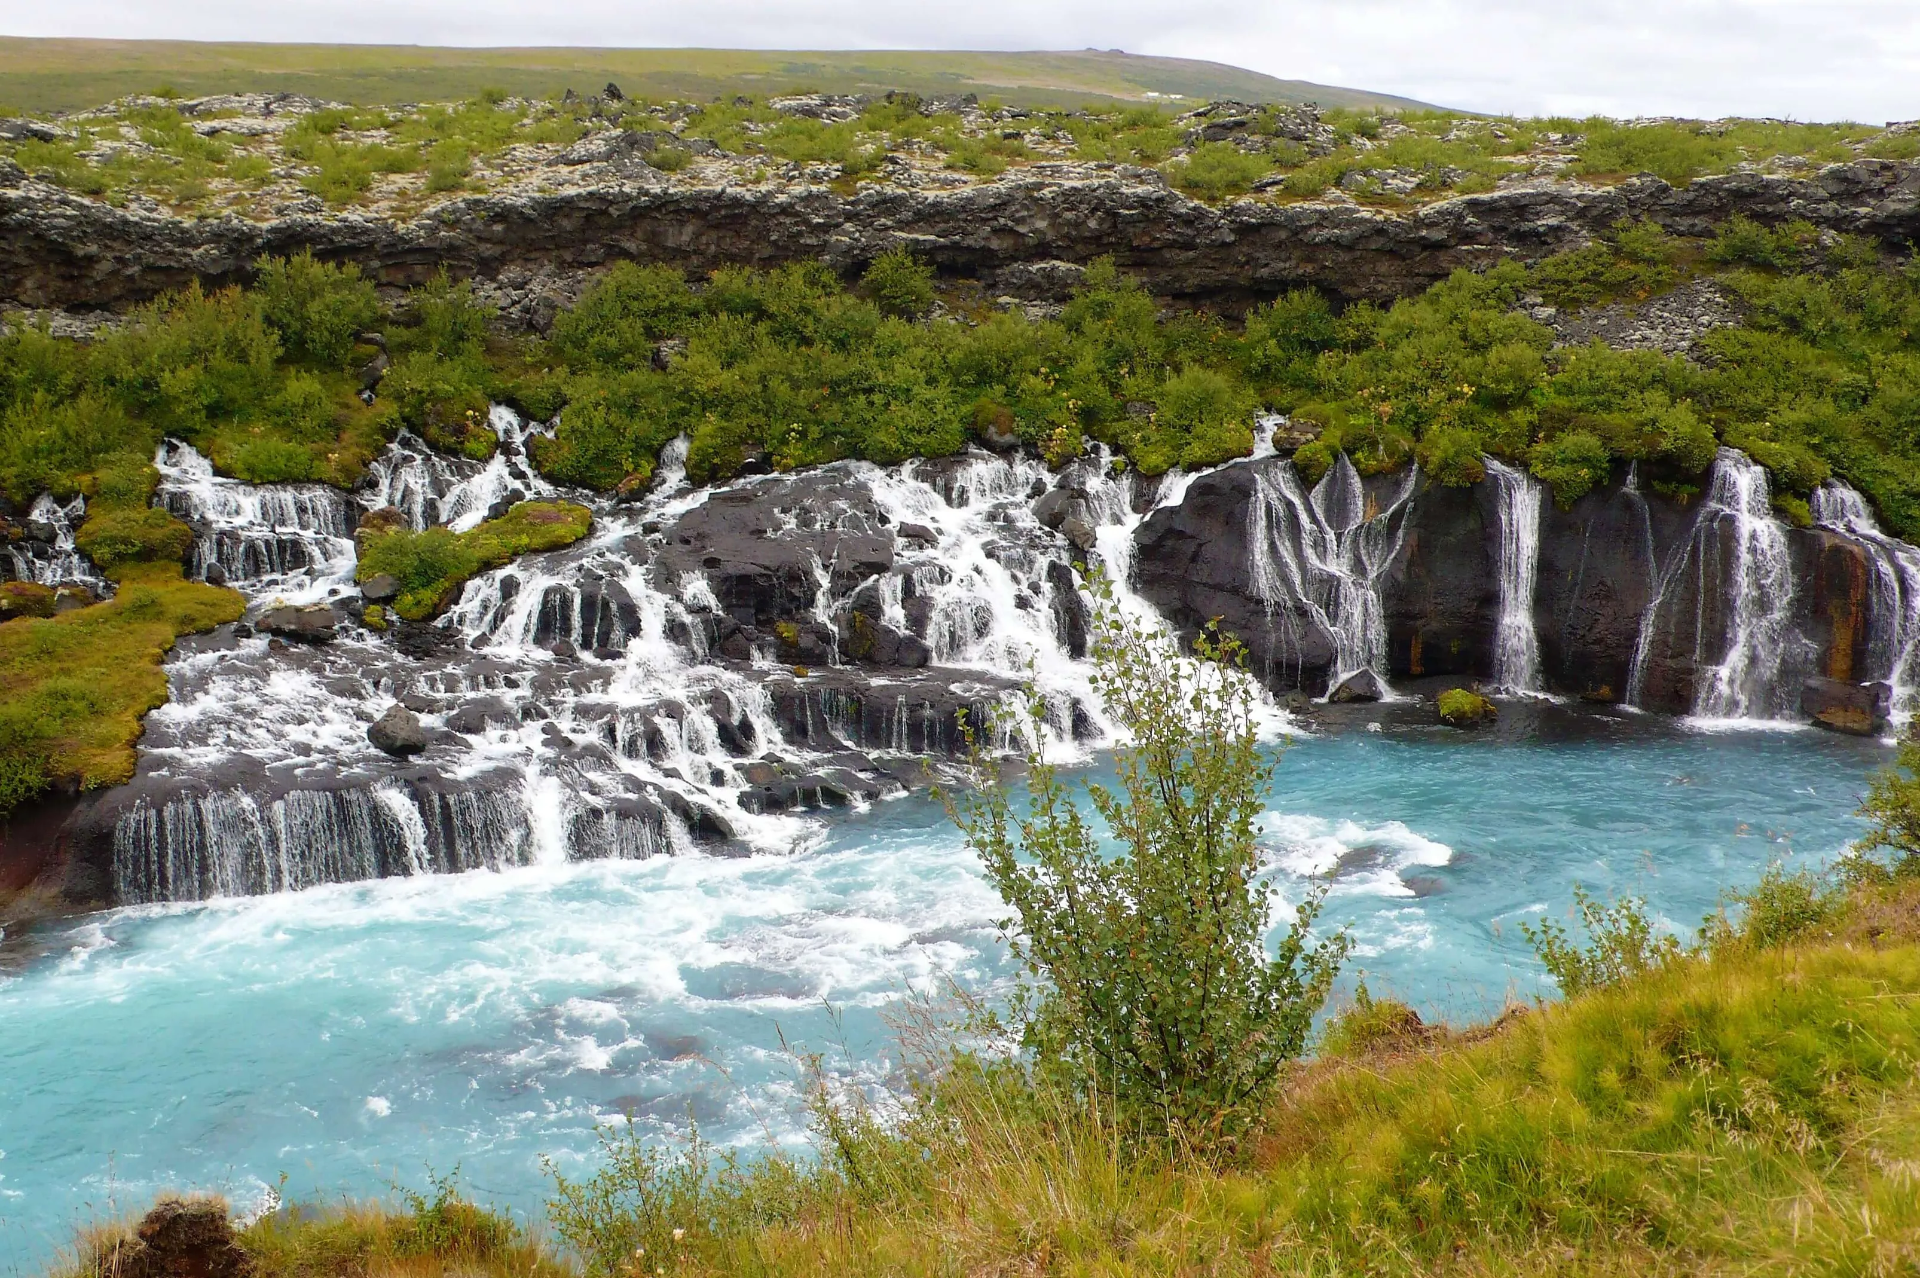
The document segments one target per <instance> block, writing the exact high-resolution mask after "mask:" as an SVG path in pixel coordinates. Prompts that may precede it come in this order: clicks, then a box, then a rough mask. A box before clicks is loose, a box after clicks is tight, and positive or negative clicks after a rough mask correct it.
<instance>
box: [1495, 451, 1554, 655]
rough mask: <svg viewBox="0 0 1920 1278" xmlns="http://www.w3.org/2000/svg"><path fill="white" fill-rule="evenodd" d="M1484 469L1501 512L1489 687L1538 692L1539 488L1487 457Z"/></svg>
mask: <svg viewBox="0 0 1920 1278" xmlns="http://www.w3.org/2000/svg"><path fill="white" fill-rule="evenodd" d="M1485 464H1486V468H1487V474H1488V476H1490V477H1491V478H1492V480H1493V484H1494V491H1495V493H1496V494H1497V496H1498V498H1499V510H1500V540H1499V543H1498V548H1497V554H1496V555H1495V564H1494V570H1495V573H1496V575H1497V577H1498V579H1499V583H1500V618H1499V623H1498V625H1497V626H1496V627H1495V630H1494V648H1493V681H1494V685H1495V686H1496V687H1498V688H1499V689H1501V690H1502V691H1503V692H1519V693H1527V692H1538V691H1540V636H1539V633H1538V632H1537V630H1536V629H1535V627H1534V619H1533V598H1534V588H1535V586H1536V585H1537V584H1538V580H1539V572H1540V494H1541V491H1542V488H1543V485H1542V484H1541V483H1540V482H1539V481H1538V480H1536V479H1534V478H1533V476H1531V475H1529V474H1527V473H1526V472H1524V471H1519V470H1514V469H1513V468H1512V467H1509V466H1504V465H1502V464H1501V463H1500V462H1498V461H1496V460H1495V459H1493V458H1491V457H1488V458H1486V459H1485Z"/></svg>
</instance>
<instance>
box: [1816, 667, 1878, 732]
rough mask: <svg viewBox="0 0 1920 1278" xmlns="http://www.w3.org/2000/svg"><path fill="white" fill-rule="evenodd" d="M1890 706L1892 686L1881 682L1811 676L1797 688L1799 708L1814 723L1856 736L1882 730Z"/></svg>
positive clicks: (1830, 729) (1833, 730) (1817, 725)
mask: <svg viewBox="0 0 1920 1278" xmlns="http://www.w3.org/2000/svg"><path fill="white" fill-rule="evenodd" d="M1892 708H1893V689H1892V688H1890V687H1888V686H1887V685H1886V684H1884V683H1847V682H1845V681H1844V680H1840V679H1828V678H1825V677H1815V678H1812V679H1809V680H1807V681H1806V683H1805V684H1804V685H1802V687H1801V689H1800V711H1801V713H1803V714H1805V715H1806V716H1807V717H1808V718H1809V719H1811V720H1813V722H1814V725H1815V726H1816V727H1821V728H1826V729H1828V730H1829V731H1832V732H1845V733H1849V734H1851V735H1853V736H1856V737H1877V736H1879V735H1880V734H1881V733H1882V732H1884V731H1886V727H1887V714H1888V712H1889V711H1890V710H1891V709H1892Z"/></svg>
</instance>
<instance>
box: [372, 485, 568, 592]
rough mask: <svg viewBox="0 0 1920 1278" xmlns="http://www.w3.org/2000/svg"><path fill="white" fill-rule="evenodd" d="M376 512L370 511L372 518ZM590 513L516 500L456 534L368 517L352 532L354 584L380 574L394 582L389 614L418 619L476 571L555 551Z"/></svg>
mask: <svg viewBox="0 0 1920 1278" xmlns="http://www.w3.org/2000/svg"><path fill="white" fill-rule="evenodd" d="M378 513H379V512H375V515H376V516H377V515H378ZM592 524H593V514H592V512H591V511H589V510H588V509H587V508H586V507H585V506H576V505H573V504H571V503H569V502H536V501H529V502H521V503H520V504H519V505H518V506H515V507H514V508H513V509H511V510H509V511H508V512H507V513H506V514H504V515H502V516H500V518H498V519H489V520H487V521H486V522H485V523H483V524H481V525H480V526H479V527H477V528H473V529H470V530H468V531H467V532H463V533H456V532H454V531H452V530H451V529H448V528H429V529H427V530H426V531H424V532H413V531H411V530H408V529H405V528H400V527H396V526H395V525H394V524H393V523H392V522H391V520H381V519H378V518H375V517H369V518H368V520H366V521H365V522H363V523H362V524H361V527H360V531H359V534H358V538H357V539H358V541H359V544H360V564H359V568H358V570H357V573H356V579H357V580H359V581H370V580H372V579H373V578H375V577H377V576H379V575H380V574H382V573H385V574H387V575H389V576H391V577H392V578H393V579H394V580H395V581H397V582H399V583H400V593H399V594H398V595H397V596H396V597H395V598H394V601H393V604H392V611H393V613H394V614H395V615H397V616H399V617H402V618H404V619H405V620H408V621H423V620H425V619H426V618H428V617H432V616H434V615H435V614H437V613H439V612H440V611H441V610H442V609H443V608H445V607H446V606H447V605H448V604H449V603H451V602H452V601H453V598H454V596H455V594H456V593H457V592H458V590H459V588H460V587H461V586H463V585H465V584H466V582H467V580H468V579H469V578H471V577H472V576H474V574H476V573H480V572H485V571H486V570H487V569H489V568H498V567H500V566H501V565H502V564H504V563H507V562H508V561H509V560H512V559H516V558H518V557H519V556H521V555H526V554H532V553H534V552H536V551H542V550H558V549H559V548H560V547H562V546H569V545H572V544H573V543H574V542H576V541H579V540H580V539H581V538H582V537H584V536H586V535H587V530H588V529H589V528H590V527H591V526H592Z"/></svg>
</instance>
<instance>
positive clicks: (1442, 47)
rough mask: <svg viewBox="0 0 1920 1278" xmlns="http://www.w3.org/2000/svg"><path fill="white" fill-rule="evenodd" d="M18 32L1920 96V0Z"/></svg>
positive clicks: (91, 10) (1570, 110)
mask: <svg viewBox="0 0 1920 1278" xmlns="http://www.w3.org/2000/svg"><path fill="white" fill-rule="evenodd" d="M0 31H4V32H5V33H6V34H10V35H48V36H52V35H67V36H114V37H122V38H127V37H151V38H173V39H194V40H311V41H327V42H336V41H367V42H377V43H382V44H388V43H395V44H399V43H417V44H465V45H489V44H577V45H612V46H620V45H644V46H656V47H672V46H705V47H734V48H738V47H751V48H765V49H863V48H864V49H1078V48H1085V47H1088V46H1093V47H1098V48H1103V49H1104V48H1122V49H1125V50H1127V51H1128V52H1129V53H1153V54H1164V55H1170V56H1175V57H1189V58H1208V59H1212V60H1215V61H1219V62H1230V63H1234V64H1236V65H1239V66H1243V67H1250V68H1252V69H1254V70H1258V71H1264V72H1266V73H1268V74H1269V75H1276V76H1283V77H1287V78H1291V79H1301V80H1316V81H1319V82H1321V83H1325V84H1338V85H1349V86H1353V87H1356V88H1365V89H1372V90H1376V91H1380V92H1387V93H1398V94H1404V95H1406V96H1408V97H1415V98H1422V99H1425V100H1427V101H1430V102H1438V103H1443V104H1446V105H1449V106H1458V107H1463V108H1469V109H1473V110H1483V111H1509V112H1517V113H1523V114H1546V113H1552V114H1580V113H1586V112H1590V111H1600V112H1606V113H1608V114H1616V115H1621V114H1625V115H1631V114H1649V115H1650V114H1685V115H1697V116H1719V115H1732V114H1737V115H1772V116H1791V117H1794V118H1797V119H1803V120H1805V119H1817V120H1832V119H1841V118H1847V119H1855V120H1862V121H1867V122H1870V123H1880V122H1882V121H1885V120H1889V119H1908V118H1913V117H1920V0H1425V2H1418V0H960V2H958V3H939V4H929V3H925V2H924V0H920V2H916V0H697V2H694V3H689V2H688V0H671V3H668V2H664V0H566V2H565V3H564V4H552V3H547V4H541V3H530V2H529V0H62V2H61V3H58V4H32V3H29V2H28V0H7V2H6V3H4V4H0Z"/></svg>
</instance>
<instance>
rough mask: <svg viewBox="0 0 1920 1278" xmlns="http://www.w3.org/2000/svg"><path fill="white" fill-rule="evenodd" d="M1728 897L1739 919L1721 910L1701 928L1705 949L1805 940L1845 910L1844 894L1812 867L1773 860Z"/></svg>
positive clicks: (1757, 946)
mask: <svg viewBox="0 0 1920 1278" xmlns="http://www.w3.org/2000/svg"><path fill="white" fill-rule="evenodd" d="M1729 903H1730V904H1731V905H1732V906H1733V907H1734V908H1735V909H1736V910H1738V911H1739V917H1738V919H1737V921H1736V920H1730V919H1729V918H1728V917H1727V913H1726V911H1725V910H1722V911H1720V913H1718V914H1716V915H1713V916H1711V917H1709V918H1708V919H1707V921H1706V923H1705V924H1704V925H1703V926H1702V927H1701V929H1700V940H1701V944H1702V945H1703V946H1705V947H1706V948H1707V949H1708V950H1709V951H1714V952H1718V951H1721V950H1724V949H1726V948H1728V947H1730V946H1742V945H1744V946H1749V947H1752V948H1755V949H1778V948H1780V947H1782V946H1786V945H1795V944H1800V943H1803V942H1805V941H1807V940H1809V939H1810V938H1812V937H1813V936H1815V935H1816V934H1818V933H1821V932H1824V931H1826V930H1827V929H1828V928H1829V927H1830V926H1831V925H1832V924H1834V923H1836V922H1837V921H1838V920H1839V919H1840V918H1841V917H1842V916H1843V915H1844V914H1845V912H1846V909H1847V895H1846V892H1845V890H1844V889H1836V888H1834V887H1832V886H1830V885H1829V884H1828V883H1826V882H1824V881H1823V880H1822V879H1821V878H1820V876H1818V875H1816V874H1813V873H1812V872H1811V871H1807V870H1799V871H1791V872H1790V871H1788V870H1787V869H1786V867H1784V866H1782V865H1781V864H1780V863H1779V862H1777V861H1776V862H1775V863H1773V864H1772V865H1769V866H1768V867H1767V870H1766V873H1765V874H1763V875H1761V876H1760V881H1759V882H1758V883H1756V884H1754V886H1753V887H1751V888H1749V889H1748V890H1746V891H1744V892H1735V893H1733V894H1732V895H1731V897H1730V898H1729Z"/></svg>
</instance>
